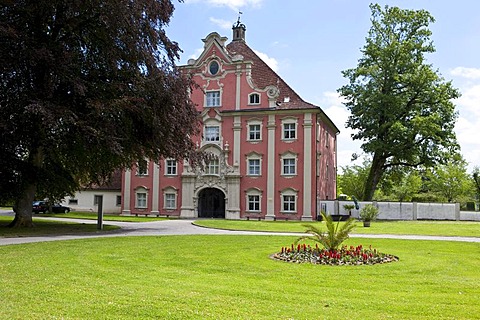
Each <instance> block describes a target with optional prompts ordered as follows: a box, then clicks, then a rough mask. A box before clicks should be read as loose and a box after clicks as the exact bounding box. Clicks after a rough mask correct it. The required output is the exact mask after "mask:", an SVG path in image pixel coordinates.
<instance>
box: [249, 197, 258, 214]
mask: <svg viewBox="0 0 480 320" xmlns="http://www.w3.org/2000/svg"><path fill="white" fill-rule="evenodd" d="M247 199H248V200H247V201H248V211H260V196H259V195H248V197H247Z"/></svg>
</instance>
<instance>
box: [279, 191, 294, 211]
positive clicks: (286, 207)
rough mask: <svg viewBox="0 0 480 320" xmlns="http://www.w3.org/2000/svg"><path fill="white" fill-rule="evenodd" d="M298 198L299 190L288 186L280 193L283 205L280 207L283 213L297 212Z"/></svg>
mask: <svg viewBox="0 0 480 320" xmlns="http://www.w3.org/2000/svg"><path fill="white" fill-rule="evenodd" d="M297 198H298V190H295V189H292V188H287V189H284V190H282V192H281V193H280V200H281V202H282V206H281V208H280V210H281V212H283V213H296V212H297Z"/></svg>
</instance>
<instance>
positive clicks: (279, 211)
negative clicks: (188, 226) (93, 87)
mask: <svg viewBox="0 0 480 320" xmlns="http://www.w3.org/2000/svg"><path fill="white" fill-rule="evenodd" d="M245 33H246V28H245V25H243V24H242V23H240V22H237V23H236V24H235V25H234V26H233V40H232V41H231V42H230V43H229V44H226V42H227V38H226V37H221V36H220V35H219V34H218V33H216V32H213V33H211V34H209V35H208V36H207V37H206V38H205V39H203V42H204V50H203V53H202V54H201V55H200V56H199V58H198V59H190V60H189V61H188V64H187V65H185V66H182V67H181V68H182V71H183V72H185V73H188V74H190V75H191V76H192V77H193V78H194V80H195V82H196V83H197V84H198V85H199V88H198V89H196V90H194V91H193V92H191V99H192V100H193V101H194V102H195V103H196V104H197V108H198V111H199V113H200V116H201V119H202V123H203V127H202V128H201V132H202V135H201V136H199V137H195V138H194V139H195V140H196V143H197V146H198V148H200V149H201V150H204V151H206V152H209V153H211V154H213V155H214V157H213V159H212V160H211V161H209V162H208V164H206V166H205V167H204V169H203V170H200V169H198V168H195V169H193V168H191V167H190V166H189V164H188V162H186V161H183V162H177V161H175V160H173V159H165V160H163V161H162V162H161V163H152V162H151V161H145V162H143V163H138V164H137V166H135V167H134V168H133V169H132V170H127V171H125V172H124V173H123V177H122V185H123V187H122V199H123V201H122V213H123V214H126V215H130V214H137V215H138V214H146V215H147V214H151V215H168V216H179V217H182V218H197V217H207V218H208V217H209V218H226V219H267V220H275V219H289V220H313V219H316V217H317V214H319V208H318V203H319V201H320V200H325V199H334V198H335V195H336V162H337V161H336V160H337V159H336V148H337V145H336V141H337V139H336V136H337V134H338V132H339V131H338V129H337V127H336V126H335V125H334V124H333V122H332V121H331V120H330V119H329V118H328V116H327V115H326V114H325V113H324V112H323V111H322V110H321V108H320V107H318V106H315V105H313V104H311V103H308V102H305V101H304V100H303V99H302V98H301V97H300V96H298V94H297V93H295V91H294V90H293V89H292V88H290V87H289V86H288V85H287V84H286V83H285V82H284V81H283V79H281V78H280V77H279V76H278V75H277V74H276V73H275V72H274V71H273V70H272V69H271V68H270V67H269V66H267V64H266V63H264V61H262V60H261V59H260V58H259V57H258V55H257V54H255V52H254V51H253V50H252V49H251V48H250V47H249V46H248V45H247V44H246V42H245Z"/></svg>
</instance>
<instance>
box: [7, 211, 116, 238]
mask: <svg viewBox="0 0 480 320" xmlns="http://www.w3.org/2000/svg"><path fill="white" fill-rule="evenodd" d="M12 220H13V217H9V216H0V237H10V238H12V237H35V236H45V235H60V234H62V235H64V234H82V233H91V232H105V231H112V230H116V229H119V227H117V226H110V225H106V224H104V225H103V230H102V231H99V230H97V225H96V224H85V223H76V222H63V221H54V220H43V219H35V218H33V223H34V225H35V227H34V228H27V229H25V228H22V229H17V228H7V227H6V226H7V225H8V224H9V223H10V222H12Z"/></svg>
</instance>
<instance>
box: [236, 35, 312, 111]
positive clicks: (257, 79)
mask: <svg viewBox="0 0 480 320" xmlns="http://www.w3.org/2000/svg"><path fill="white" fill-rule="evenodd" d="M227 50H228V51H229V53H230V55H232V56H234V55H237V54H240V55H242V56H243V57H244V60H245V61H252V80H253V82H254V84H255V86H256V87H258V88H259V89H265V88H266V87H267V86H269V85H274V86H277V87H278V89H279V90H280V95H279V96H278V99H277V100H278V103H277V105H278V109H311V108H318V106H315V105H313V104H311V103H308V102H305V101H304V100H303V99H302V98H300V96H299V95H298V94H297V93H296V92H295V91H294V90H293V89H292V88H291V87H290V86H289V85H288V84H287V83H286V82H285V81H283V79H282V78H281V77H280V76H279V75H278V74H277V73H276V72H275V71H273V70H272V68H270V67H269V66H268V65H267V64H266V63H265V62H264V61H263V60H262V59H261V58H260V57H259V56H258V55H257V54H256V53H255V52H254V51H253V50H252V49H250V47H249V46H248V45H247V44H246V43H245V41H243V40H237V41H232V42H230V43H229V44H228V45H227ZM285 98H290V99H289V100H290V101H289V102H286V101H285Z"/></svg>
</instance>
